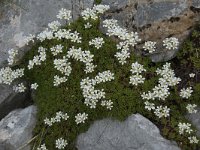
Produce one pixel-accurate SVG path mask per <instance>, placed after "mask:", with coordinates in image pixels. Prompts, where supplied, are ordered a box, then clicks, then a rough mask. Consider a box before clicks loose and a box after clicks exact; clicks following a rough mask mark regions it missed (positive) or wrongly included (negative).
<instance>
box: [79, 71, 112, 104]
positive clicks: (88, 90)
mask: <svg viewBox="0 0 200 150" xmlns="http://www.w3.org/2000/svg"><path fill="white" fill-rule="evenodd" d="M111 80H114V74H113V73H111V72H110V71H109V70H108V71H104V72H102V73H98V75H97V76H96V77H95V79H89V77H87V78H85V79H83V80H82V81H81V83H80V84H81V89H82V91H83V97H84V98H85V102H84V103H85V104H86V105H87V106H90V108H96V103H97V102H98V100H100V99H101V98H105V92H104V90H103V89H101V90H95V88H94V86H95V85H97V84H99V83H105V82H107V81H111Z"/></svg>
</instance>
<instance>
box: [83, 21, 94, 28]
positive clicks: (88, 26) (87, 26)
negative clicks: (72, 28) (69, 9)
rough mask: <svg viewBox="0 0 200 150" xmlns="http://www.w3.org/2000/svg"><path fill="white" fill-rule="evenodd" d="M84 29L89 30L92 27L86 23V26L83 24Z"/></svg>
mask: <svg viewBox="0 0 200 150" xmlns="http://www.w3.org/2000/svg"><path fill="white" fill-rule="evenodd" d="M84 27H85V29H89V28H91V27H92V24H90V23H89V22H87V23H86V24H84Z"/></svg>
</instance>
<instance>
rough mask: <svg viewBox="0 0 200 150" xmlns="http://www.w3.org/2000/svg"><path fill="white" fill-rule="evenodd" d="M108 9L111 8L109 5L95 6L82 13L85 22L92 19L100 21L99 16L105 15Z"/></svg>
mask: <svg viewBox="0 0 200 150" xmlns="http://www.w3.org/2000/svg"><path fill="white" fill-rule="evenodd" d="M108 9H110V6H108V5H94V7H93V8H92V9H91V8H86V9H85V10H84V11H82V12H81V16H82V17H83V19H84V20H88V19H90V18H91V19H93V20H96V19H98V15H99V14H103V13H104V12H105V11H107V10H108Z"/></svg>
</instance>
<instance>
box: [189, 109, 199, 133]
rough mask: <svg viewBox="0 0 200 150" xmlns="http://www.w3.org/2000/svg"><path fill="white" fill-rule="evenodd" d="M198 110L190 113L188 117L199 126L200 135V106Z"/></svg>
mask: <svg viewBox="0 0 200 150" xmlns="http://www.w3.org/2000/svg"><path fill="white" fill-rule="evenodd" d="M197 110H198V112H197V113H196V114H188V115H187V116H186V118H187V119H188V120H189V121H191V122H192V124H193V125H194V126H195V127H196V128H197V136H199V137H200V108H198V109H197Z"/></svg>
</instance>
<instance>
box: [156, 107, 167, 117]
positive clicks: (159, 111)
mask: <svg viewBox="0 0 200 150" xmlns="http://www.w3.org/2000/svg"><path fill="white" fill-rule="evenodd" d="M169 111H170V108H168V107H167V106H165V107H163V106H162V105H161V106H157V107H156V109H155V111H154V113H155V115H156V116H158V118H162V117H168V116H169Z"/></svg>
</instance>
